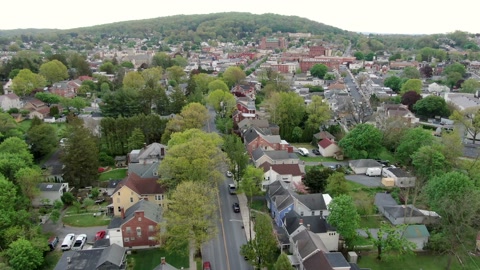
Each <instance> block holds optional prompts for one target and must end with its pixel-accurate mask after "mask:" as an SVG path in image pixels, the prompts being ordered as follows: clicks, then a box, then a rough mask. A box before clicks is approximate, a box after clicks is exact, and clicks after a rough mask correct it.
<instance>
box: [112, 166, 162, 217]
mask: <svg viewBox="0 0 480 270" xmlns="http://www.w3.org/2000/svg"><path fill="white" fill-rule="evenodd" d="M165 192H166V189H165V188H164V186H162V185H161V184H159V183H158V177H152V178H142V177H140V176H139V175H137V174H136V173H134V172H129V173H128V176H127V177H125V179H123V180H122V181H121V182H120V183H118V184H117V187H116V189H115V190H114V192H113V194H112V195H111V198H112V201H113V203H112V205H110V207H113V214H114V215H115V216H120V215H121V214H122V209H123V210H124V211H126V210H128V209H129V208H130V207H131V206H132V205H134V204H135V203H137V202H138V201H141V200H144V199H146V200H149V201H151V202H155V203H156V204H158V205H163V204H164V202H165Z"/></svg>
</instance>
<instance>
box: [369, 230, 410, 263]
mask: <svg viewBox="0 0 480 270" xmlns="http://www.w3.org/2000/svg"><path fill="white" fill-rule="evenodd" d="M405 229H406V225H400V226H390V225H389V224H382V225H381V226H380V229H379V230H378V232H377V235H376V236H374V235H372V233H371V232H370V230H367V235H368V238H369V239H370V240H371V241H372V243H373V246H374V247H376V248H377V259H378V260H383V261H389V260H390V261H392V260H398V259H403V258H405V257H406V256H412V255H414V254H415V253H413V249H414V248H415V244H414V243H413V242H410V241H408V240H407V239H406V238H405V237H403V232H404V231H405Z"/></svg>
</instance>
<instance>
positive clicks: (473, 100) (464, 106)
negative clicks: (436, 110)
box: [443, 93, 480, 112]
mask: <svg viewBox="0 0 480 270" xmlns="http://www.w3.org/2000/svg"><path fill="white" fill-rule="evenodd" d="M443 98H444V99H445V101H446V102H447V104H448V103H450V104H452V105H453V106H455V108H456V109H458V110H460V111H462V112H463V111H477V110H478V109H480V99H478V98H477V97H475V94H467V93H445V94H444V96H443Z"/></svg>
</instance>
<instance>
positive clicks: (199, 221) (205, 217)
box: [160, 181, 218, 254]
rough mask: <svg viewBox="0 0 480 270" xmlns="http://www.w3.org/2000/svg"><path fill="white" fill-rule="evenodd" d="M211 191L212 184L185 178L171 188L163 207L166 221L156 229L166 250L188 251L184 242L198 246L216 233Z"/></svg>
mask: <svg viewBox="0 0 480 270" xmlns="http://www.w3.org/2000/svg"><path fill="white" fill-rule="evenodd" d="M215 192H217V188H216V186H215V185H212V184H210V185H205V184H204V183H200V182H194V181H185V182H183V183H181V184H179V185H178V186H177V187H176V188H175V190H174V191H173V192H172V194H171V196H170V199H169V203H168V208H167V209H166V210H165V220H166V224H162V225H161V226H163V227H165V229H166V230H162V229H161V230H160V231H161V232H163V235H161V237H162V238H164V239H166V247H167V249H168V250H171V251H176V252H177V254H188V249H186V248H185V246H187V245H190V246H191V247H193V248H195V249H196V250H199V249H200V247H201V246H202V244H204V243H206V242H208V241H209V240H210V239H212V238H213V237H214V236H215V235H216V229H217V223H216V222H217V219H218V217H217V215H218V214H217V209H216V205H217V204H216V199H215Z"/></svg>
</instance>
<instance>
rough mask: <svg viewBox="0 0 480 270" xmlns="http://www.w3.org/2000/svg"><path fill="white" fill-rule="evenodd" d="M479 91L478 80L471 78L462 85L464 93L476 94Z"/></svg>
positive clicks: (479, 83) (479, 84)
mask: <svg viewBox="0 0 480 270" xmlns="http://www.w3.org/2000/svg"><path fill="white" fill-rule="evenodd" d="M477 90H480V82H479V81H478V80H476V79H473V78H469V79H466V80H465V81H464V82H463V83H462V89H461V91H462V92H465V93H475V92H476V91H477Z"/></svg>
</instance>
